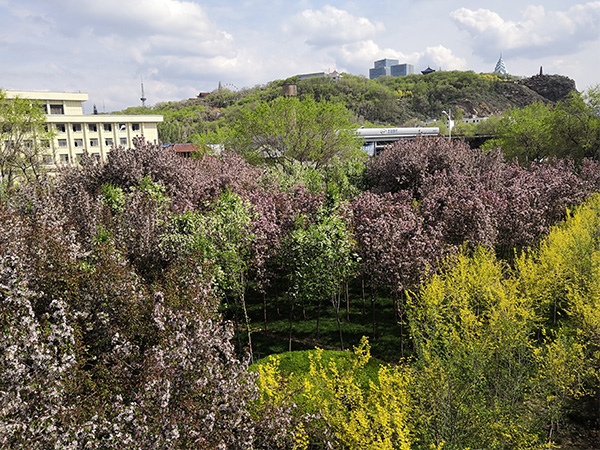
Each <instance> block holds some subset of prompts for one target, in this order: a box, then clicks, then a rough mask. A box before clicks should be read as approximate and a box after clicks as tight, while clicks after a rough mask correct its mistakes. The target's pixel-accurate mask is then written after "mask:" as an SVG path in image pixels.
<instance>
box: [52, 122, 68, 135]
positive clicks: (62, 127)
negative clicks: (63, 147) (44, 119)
mask: <svg viewBox="0 0 600 450" xmlns="http://www.w3.org/2000/svg"><path fill="white" fill-rule="evenodd" d="M55 126H56V131H57V132H58V133H66V132H67V126H66V125H65V124H64V123H57V124H56V125H55Z"/></svg>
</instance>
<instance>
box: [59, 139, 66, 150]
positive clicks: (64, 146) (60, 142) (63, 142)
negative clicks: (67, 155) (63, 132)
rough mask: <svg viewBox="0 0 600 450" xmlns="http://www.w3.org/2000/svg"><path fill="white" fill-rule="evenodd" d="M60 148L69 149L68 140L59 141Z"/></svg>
mask: <svg viewBox="0 0 600 450" xmlns="http://www.w3.org/2000/svg"><path fill="white" fill-rule="evenodd" d="M58 146H59V147H60V148H67V140H66V139H59V140H58Z"/></svg>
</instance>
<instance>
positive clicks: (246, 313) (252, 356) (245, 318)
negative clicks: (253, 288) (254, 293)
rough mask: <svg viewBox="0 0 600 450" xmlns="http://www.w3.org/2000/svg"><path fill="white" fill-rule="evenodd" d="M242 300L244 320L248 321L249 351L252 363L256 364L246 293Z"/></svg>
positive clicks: (243, 293)
mask: <svg viewBox="0 0 600 450" xmlns="http://www.w3.org/2000/svg"><path fill="white" fill-rule="evenodd" d="M240 300H241V302H242V310H243V311H244V320H245V321H246V333H248V350H249V351H250V361H252V362H254V354H253V352H252V331H251V330H250V318H249V317H248V310H247V309H246V295H245V292H242V295H241V297H240Z"/></svg>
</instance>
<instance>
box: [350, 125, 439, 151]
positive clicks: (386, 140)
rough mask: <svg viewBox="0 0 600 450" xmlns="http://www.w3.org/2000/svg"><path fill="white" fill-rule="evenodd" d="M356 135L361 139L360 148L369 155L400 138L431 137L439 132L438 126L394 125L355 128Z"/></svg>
mask: <svg viewBox="0 0 600 450" xmlns="http://www.w3.org/2000/svg"><path fill="white" fill-rule="evenodd" d="M356 134H357V136H359V137H360V138H362V139H363V147H362V150H363V152H365V153H366V154H368V155H369V156H377V155H379V154H380V153H381V152H382V151H383V150H384V149H385V147H387V146H388V145H390V144H393V143H394V142H396V141H399V140H400V139H416V138H418V137H427V136H429V137H432V136H438V135H439V134H440V128H439V127H408V128H402V127H396V128H364V127H361V128H359V129H358V130H356Z"/></svg>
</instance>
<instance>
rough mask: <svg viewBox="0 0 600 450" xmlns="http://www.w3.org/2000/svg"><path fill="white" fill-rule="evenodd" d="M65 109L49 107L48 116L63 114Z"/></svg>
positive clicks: (56, 106) (54, 106)
mask: <svg viewBox="0 0 600 450" xmlns="http://www.w3.org/2000/svg"><path fill="white" fill-rule="evenodd" d="M64 113H65V107H64V106H63V105H50V114H64Z"/></svg>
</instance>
